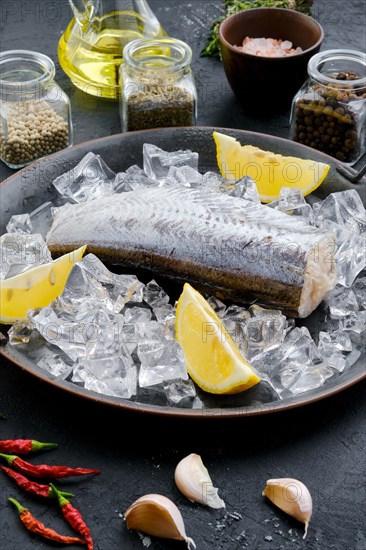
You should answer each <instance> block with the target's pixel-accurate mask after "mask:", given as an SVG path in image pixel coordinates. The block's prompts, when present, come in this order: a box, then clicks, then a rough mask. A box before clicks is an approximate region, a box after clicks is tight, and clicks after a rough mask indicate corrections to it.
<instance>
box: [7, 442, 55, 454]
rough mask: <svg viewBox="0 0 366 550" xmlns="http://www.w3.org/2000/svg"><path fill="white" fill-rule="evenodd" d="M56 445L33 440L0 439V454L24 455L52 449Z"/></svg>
mask: <svg viewBox="0 0 366 550" xmlns="http://www.w3.org/2000/svg"><path fill="white" fill-rule="evenodd" d="M55 447H57V443H41V442H40V441H36V440H35V439H0V453H16V454H18V455H26V454H28V453H31V452H32V451H33V452H36V451H46V450H47V449H54V448H55Z"/></svg>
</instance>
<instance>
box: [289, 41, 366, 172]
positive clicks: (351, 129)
mask: <svg viewBox="0 0 366 550" xmlns="http://www.w3.org/2000/svg"><path fill="white" fill-rule="evenodd" d="M308 74H309V79H308V81H307V82H306V83H305V84H304V86H303V87H302V88H301V89H300V90H299V92H298V93H297V95H296V96H295V97H294V100H293V104H292V112H291V120H290V126H291V130H290V137H291V139H293V140H294V141H298V142H299V143H303V144H304V145H308V146H310V147H313V148H315V149H318V150H320V151H323V152H324V153H327V154H328V155H331V156H333V157H335V158H337V159H338V160H341V161H343V162H345V163H347V164H353V163H355V162H356V161H357V160H358V159H359V158H360V157H361V156H362V154H363V153H364V152H365V151H366V55H365V54H364V53H362V52H357V51H353V50H328V51H324V52H320V53H318V54H316V55H314V56H313V57H312V58H311V59H310V61H309V64H308Z"/></svg>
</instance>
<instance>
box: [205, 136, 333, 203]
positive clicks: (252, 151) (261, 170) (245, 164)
mask: <svg viewBox="0 0 366 550" xmlns="http://www.w3.org/2000/svg"><path fill="white" fill-rule="evenodd" d="M213 137H214V140H215V144H216V158H217V165H218V167H219V170H220V173H221V175H222V176H224V177H225V178H226V179H228V180H238V179H240V178H242V177H244V176H251V177H252V178H253V179H254V181H255V183H256V184H257V189H258V193H259V197H260V199H261V201H262V202H271V201H274V200H277V199H278V198H279V195H280V191H281V188H282V187H297V188H299V189H301V191H302V192H303V194H304V196H305V195H308V194H309V193H311V192H312V191H314V190H315V189H317V187H319V185H321V183H322V182H323V181H324V179H325V178H326V176H327V174H328V172H329V169H330V166H329V164H324V163H322V162H316V161H315V160H306V159H301V158H298V157H284V156H282V155H279V154H276V153H272V152H270V151H263V150H262V149H259V148H258V147H254V146H253V145H240V143H239V142H238V141H237V140H236V139H235V138H233V137H230V136H227V135H225V134H220V133H219V132H213Z"/></svg>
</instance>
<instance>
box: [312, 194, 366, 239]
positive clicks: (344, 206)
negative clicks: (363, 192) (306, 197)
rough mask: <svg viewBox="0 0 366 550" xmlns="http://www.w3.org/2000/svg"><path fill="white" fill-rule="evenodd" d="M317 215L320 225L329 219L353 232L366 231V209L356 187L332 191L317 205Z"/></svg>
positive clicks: (360, 233) (361, 232)
mask: <svg viewBox="0 0 366 550" xmlns="http://www.w3.org/2000/svg"><path fill="white" fill-rule="evenodd" d="M315 215H316V223H317V225H319V226H322V225H323V222H324V221H325V220H329V221H331V222H333V223H334V224H337V225H340V226H341V227H343V228H344V229H346V230H348V231H349V232H351V233H356V234H358V235H362V234H364V233H366V210H365V207H364V205H363V202H362V199H361V197H360V195H359V194H358V192H357V191H356V190H355V189H349V190H347V191H341V192H338V193H332V194H331V195H329V196H328V197H327V198H326V199H325V200H324V201H323V202H322V203H321V204H320V205H319V206H317V207H316V209H315Z"/></svg>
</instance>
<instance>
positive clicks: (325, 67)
mask: <svg viewBox="0 0 366 550" xmlns="http://www.w3.org/2000/svg"><path fill="white" fill-rule="evenodd" d="M350 71H352V72H355V73H356V74H357V75H361V76H360V78H356V79H352V80H345V79H337V78H336V77H335V75H336V73H339V72H346V73H347V72H350ZM308 73H309V76H311V77H312V78H314V79H315V80H317V81H318V82H321V83H322V84H327V85H330V86H331V85H334V84H336V85H337V87H339V86H342V84H343V85H345V86H352V88H365V87H366V54H364V53H362V52H358V51H356V50H326V51H324V52H319V53H317V54H315V55H314V56H313V57H312V58H311V59H310V61H309V63H308ZM331 73H333V78H332V77H331V76H329V75H330V74H331Z"/></svg>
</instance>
